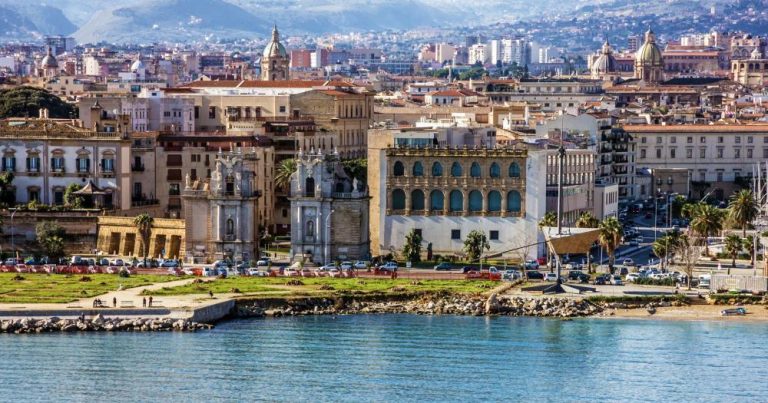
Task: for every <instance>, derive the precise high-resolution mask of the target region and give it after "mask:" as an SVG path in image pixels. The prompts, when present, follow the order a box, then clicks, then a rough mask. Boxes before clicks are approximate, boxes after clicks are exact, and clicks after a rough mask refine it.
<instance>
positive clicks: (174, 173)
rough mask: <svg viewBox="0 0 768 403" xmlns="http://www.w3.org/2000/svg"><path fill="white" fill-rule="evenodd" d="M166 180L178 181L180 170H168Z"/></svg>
mask: <svg viewBox="0 0 768 403" xmlns="http://www.w3.org/2000/svg"><path fill="white" fill-rule="evenodd" d="M166 179H167V180H169V181H180V180H181V169H169V170H168V176H167V177H166Z"/></svg>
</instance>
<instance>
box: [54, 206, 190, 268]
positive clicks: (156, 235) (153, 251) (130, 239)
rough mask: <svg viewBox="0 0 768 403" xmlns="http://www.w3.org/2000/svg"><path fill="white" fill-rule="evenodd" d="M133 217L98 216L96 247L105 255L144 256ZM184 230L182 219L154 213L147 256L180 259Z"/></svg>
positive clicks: (138, 257) (184, 247)
mask: <svg viewBox="0 0 768 403" xmlns="http://www.w3.org/2000/svg"><path fill="white" fill-rule="evenodd" d="M133 219H134V217H115V216H101V217H98V223H97V225H96V228H97V234H98V238H97V240H96V248H97V249H98V250H99V251H101V252H102V253H105V254H107V255H116V256H124V257H131V256H133V257H135V258H136V259H141V258H142V257H144V247H143V245H142V240H141V235H140V234H139V231H138V229H137V228H136V224H134V223H133ZM185 232H186V231H185V222H184V220H178V219H170V218H158V217H155V218H154V219H153V222H152V232H151V233H150V238H149V242H148V245H147V257H149V258H157V259H183V258H184V256H186V253H187V249H186V245H185V243H184V242H183V240H184V236H185ZM67 234H69V232H67ZM129 262H130V261H129Z"/></svg>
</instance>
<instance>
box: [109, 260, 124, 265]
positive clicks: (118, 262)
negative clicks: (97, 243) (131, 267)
mask: <svg viewBox="0 0 768 403" xmlns="http://www.w3.org/2000/svg"><path fill="white" fill-rule="evenodd" d="M109 264H110V266H125V262H124V261H123V259H120V258H116V259H112V261H110V262H109Z"/></svg>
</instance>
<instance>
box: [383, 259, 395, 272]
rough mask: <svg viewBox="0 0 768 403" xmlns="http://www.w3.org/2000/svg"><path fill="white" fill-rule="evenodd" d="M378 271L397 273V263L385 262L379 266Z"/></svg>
mask: <svg viewBox="0 0 768 403" xmlns="http://www.w3.org/2000/svg"><path fill="white" fill-rule="evenodd" d="M379 271H389V272H392V271H397V262H394V261H392V262H387V263H385V264H383V265H381V266H379Z"/></svg>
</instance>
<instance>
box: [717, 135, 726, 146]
mask: <svg viewBox="0 0 768 403" xmlns="http://www.w3.org/2000/svg"><path fill="white" fill-rule="evenodd" d="M723 141H724V139H723V136H718V137H717V143H718V144H722V143H723Z"/></svg>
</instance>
